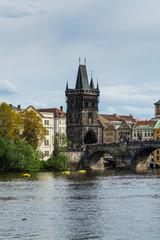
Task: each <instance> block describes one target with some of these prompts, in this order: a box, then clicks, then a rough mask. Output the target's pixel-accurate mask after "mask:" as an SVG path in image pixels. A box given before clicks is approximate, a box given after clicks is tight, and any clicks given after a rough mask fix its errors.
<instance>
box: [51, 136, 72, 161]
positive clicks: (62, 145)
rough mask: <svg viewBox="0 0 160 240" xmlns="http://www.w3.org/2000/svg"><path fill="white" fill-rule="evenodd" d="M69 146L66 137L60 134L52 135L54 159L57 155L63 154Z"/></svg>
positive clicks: (69, 142) (69, 143)
mask: <svg viewBox="0 0 160 240" xmlns="http://www.w3.org/2000/svg"><path fill="white" fill-rule="evenodd" d="M69 146H71V141H69V140H68V138H67V136H66V135H65V134H64V133H62V134H60V133H56V134H55V135H54V155H55V157H56V156H57V155H58V154H59V153H64V152H65V151H66V148H67V147H69Z"/></svg>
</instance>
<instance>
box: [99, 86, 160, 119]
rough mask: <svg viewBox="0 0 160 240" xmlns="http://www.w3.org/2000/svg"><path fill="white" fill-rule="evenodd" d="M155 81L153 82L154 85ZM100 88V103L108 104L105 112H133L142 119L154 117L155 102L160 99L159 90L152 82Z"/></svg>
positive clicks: (104, 109)
mask: <svg viewBox="0 0 160 240" xmlns="http://www.w3.org/2000/svg"><path fill="white" fill-rule="evenodd" d="M155 83H156V82H155ZM155 83H154V82H152V86H155ZM100 90H101V91H100V95H101V103H100V104H102V105H105V104H106V106H105V108H104V107H103V110H102V111H103V113H109V114H113V113H118V114H128V115H129V114H133V115H134V117H136V118H142V119H145V118H151V117H154V105H153V104H154V102H156V101H157V100H158V99H159V94H158V93H159V91H158V90H157V89H156V88H155V87H151V84H148V83H144V84H139V85H137V86H132V85H118V86H110V87H102V88H101V89H100Z"/></svg>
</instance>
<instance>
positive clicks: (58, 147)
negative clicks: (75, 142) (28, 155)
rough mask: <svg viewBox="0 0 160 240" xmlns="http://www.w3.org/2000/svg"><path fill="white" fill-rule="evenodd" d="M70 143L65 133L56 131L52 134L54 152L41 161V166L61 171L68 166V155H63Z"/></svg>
mask: <svg viewBox="0 0 160 240" xmlns="http://www.w3.org/2000/svg"><path fill="white" fill-rule="evenodd" d="M70 145H71V142H70V141H69V140H68V138H67V136H66V135H65V134H60V133H56V134H55V136H54V154H53V155H52V156H51V157H50V158H49V159H48V161H46V162H43V166H44V168H46V169H49V170H52V169H54V170H56V171H62V170H66V169H67V167H68V156H66V155H65V151H66V148H67V147H69V146H70Z"/></svg>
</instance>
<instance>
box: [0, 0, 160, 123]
mask: <svg viewBox="0 0 160 240" xmlns="http://www.w3.org/2000/svg"><path fill="white" fill-rule="evenodd" d="M159 9H160V1H159V0H80V1H75V0H5V1H4V0H0V103H1V102H3V101H5V102H7V103H8V104H13V105H14V106H17V105H21V107H22V108H27V107H28V106H29V105H33V106H34V107H35V108H52V107H53V108H59V107H60V106H61V105H62V106H63V107H64V111H66V103H65V88H66V82H67V81H68V85H69V88H75V84H76V77H77V72H78V66H79V57H80V58H81V64H84V58H86V66H87V73H88V78H89V81H90V78H91V72H92V74H93V80H94V83H95V85H96V83H97V81H98V83H99V88H100V102H99V113H100V114H102V113H103V114H115V113H116V114H118V115H129V114H132V115H133V117H135V118H138V119H147V120H149V119H151V118H152V117H154V103H155V102H157V101H158V100H159V99H160V14H159Z"/></svg>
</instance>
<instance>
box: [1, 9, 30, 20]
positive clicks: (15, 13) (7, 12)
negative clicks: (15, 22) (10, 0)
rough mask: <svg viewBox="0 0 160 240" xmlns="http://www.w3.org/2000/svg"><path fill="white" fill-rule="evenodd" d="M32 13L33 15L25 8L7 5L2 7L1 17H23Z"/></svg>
mask: <svg viewBox="0 0 160 240" xmlns="http://www.w3.org/2000/svg"><path fill="white" fill-rule="evenodd" d="M30 15H32V14H31V12H29V11H26V10H23V9H18V8H14V7H5V6H4V7H1V8H0V17H5V18H22V17H26V16H30Z"/></svg>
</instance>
